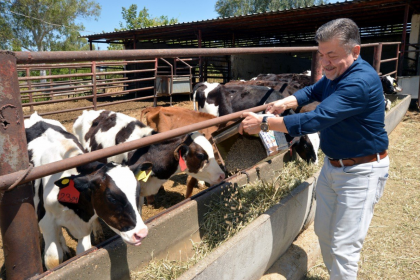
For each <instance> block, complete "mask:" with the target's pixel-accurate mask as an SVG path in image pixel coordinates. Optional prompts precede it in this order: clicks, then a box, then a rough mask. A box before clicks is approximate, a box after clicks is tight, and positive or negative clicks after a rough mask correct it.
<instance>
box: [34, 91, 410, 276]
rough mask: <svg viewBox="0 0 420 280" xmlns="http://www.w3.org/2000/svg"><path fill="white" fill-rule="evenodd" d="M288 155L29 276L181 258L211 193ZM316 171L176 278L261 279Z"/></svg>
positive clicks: (395, 119)
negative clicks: (139, 233)
mask: <svg viewBox="0 0 420 280" xmlns="http://www.w3.org/2000/svg"><path fill="white" fill-rule="evenodd" d="M395 98H398V99H401V102H400V103H399V104H398V105H397V106H395V107H394V108H392V109H391V110H390V111H389V112H388V113H387V115H386V121H385V123H386V130H387V132H388V134H390V133H391V132H392V130H393V129H394V128H395V127H396V125H397V124H398V123H399V122H400V121H401V120H402V118H403V116H404V115H405V112H406V111H407V109H408V106H409V104H410V96H409V95H396V96H395ZM289 160H290V154H289V153H288V152H285V153H281V154H277V155H275V156H273V157H270V158H267V159H266V160H265V161H263V162H260V163H258V164H256V165H255V166H253V167H251V168H249V169H247V170H246V171H245V172H243V174H238V175H235V176H232V177H229V178H228V179H226V180H225V182H224V183H223V184H220V185H218V186H213V187H211V188H209V189H207V190H205V191H203V192H201V193H199V194H198V195H196V196H194V197H192V198H191V199H187V200H185V201H183V202H181V203H179V204H177V205H175V206H173V207H171V208H169V209H167V210H166V211H164V212H162V213H160V214H159V215H157V216H155V217H153V218H151V219H149V220H147V221H146V223H147V225H148V227H149V235H148V237H147V238H146V239H145V240H144V242H143V244H142V245H141V246H139V247H134V246H129V245H126V244H125V243H124V242H123V241H122V240H121V238H120V237H119V236H115V237H113V238H111V239H109V240H107V241H106V242H104V243H102V244H100V246H98V247H95V248H92V249H91V250H88V251H86V252H84V253H83V254H81V255H78V256H76V257H74V258H72V259H70V260H69V261H66V262H64V263H63V264H61V265H60V266H59V267H57V268H55V269H54V270H52V271H47V272H45V273H43V274H41V275H39V276H36V277H33V278H32V279H87V278H89V279H90V280H95V279H101V280H102V279H129V278H130V271H133V270H134V271H139V270H141V268H142V267H144V266H146V265H147V264H148V262H149V261H150V260H151V259H152V256H153V257H154V258H166V257H168V258H169V259H176V260H179V259H180V256H181V257H182V258H187V257H188V256H191V255H192V254H193V252H192V250H191V249H192V245H191V244H192V242H191V241H194V242H198V241H200V240H201V234H200V228H199V225H200V223H201V222H202V221H203V216H204V214H205V213H206V211H207V208H206V206H205V205H207V204H208V203H209V201H210V200H211V198H212V196H214V195H217V196H218V195H220V193H221V192H222V191H223V190H225V189H227V188H228V187H229V186H230V185H232V184H237V185H243V184H246V183H248V182H253V181H255V180H257V179H262V180H269V179H270V178H273V177H274V176H275V175H276V173H277V172H278V171H279V170H281V169H282V167H283V163H284V162H285V161H289ZM316 178H317V174H314V175H313V176H312V177H311V178H308V179H307V180H306V181H305V182H304V183H302V184H301V185H299V186H298V187H296V188H295V189H294V190H293V191H292V192H291V193H290V194H289V195H288V196H286V197H285V198H283V199H282V200H281V201H280V202H279V203H278V204H276V205H274V206H273V207H272V208H270V209H269V210H268V211H266V212H265V213H264V214H263V215H261V216H260V217H258V218H257V219H256V220H254V221H253V222H252V223H251V224H249V225H248V226H247V227H246V228H245V229H243V230H242V231H240V232H239V233H238V234H237V235H236V236H234V237H233V238H231V239H230V240H228V241H227V242H225V243H224V244H222V245H221V246H220V247H219V248H217V249H216V250H214V251H213V252H211V253H210V254H209V255H208V256H207V257H206V258H204V259H203V260H201V261H200V262H199V263H198V264H197V265H195V266H194V267H193V268H191V269H190V270H189V271H187V272H186V273H184V274H183V275H182V276H181V277H179V279H182V280H188V279H259V278H260V277H261V276H262V275H263V274H264V272H265V271H267V270H268V269H269V268H270V266H271V265H272V264H273V263H274V262H275V261H276V260H277V259H278V258H279V257H280V256H281V255H282V254H283V253H284V252H286V250H287V249H288V247H289V246H290V244H291V243H292V242H293V240H294V239H295V238H296V236H297V235H298V234H299V232H300V231H301V230H302V229H304V228H306V226H308V225H309V224H310V223H311V222H312V220H313V214H314V208H315V207H314V203H313V190H314V182H315V181H316Z"/></svg>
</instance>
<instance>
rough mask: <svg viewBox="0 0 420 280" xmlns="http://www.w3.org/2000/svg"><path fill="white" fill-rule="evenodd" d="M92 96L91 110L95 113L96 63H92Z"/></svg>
mask: <svg viewBox="0 0 420 280" xmlns="http://www.w3.org/2000/svg"><path fill="white" fill-rule="evenodd" d="M92 94H93V99H92V102H93V110H95V111H96V103H97V100H96V99H97V96H96V61H92Z"/></svg>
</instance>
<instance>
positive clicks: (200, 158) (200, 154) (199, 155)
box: [197, 153, 206, 161]
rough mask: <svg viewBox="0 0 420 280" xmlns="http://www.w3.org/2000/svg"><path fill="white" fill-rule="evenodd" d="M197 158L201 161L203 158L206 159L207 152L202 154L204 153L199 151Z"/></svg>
mask: <svg viewBox="0 0 420 280" xmlns="http://www.w3.org/2000/svg"><path fill="white" fill-rule="evenodd" d="M197 158H198V159H199V160H200V161H203V160H206V155H205V154H202V153H197Z"/></svg>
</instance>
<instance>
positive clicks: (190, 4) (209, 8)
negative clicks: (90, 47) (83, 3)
mask: <svg viewBox="0 0 420 280" xmlns="http://www.w3.org/2000/svg"><path fill="white" fill-rule="evenodd" d="M216 1H217V0H181V1H177V0H148V1H132V0H131V1H130V0H96V2H98V3H99V4H100V5H101V6H102V10H101V15H100V16H99V19H98V21H95V20H93V19H90V20H80V19H79V20H77V22H81V23H83V25H84V26H85V30H86V31H84V32H80V34H81V35H82V36H86V35H91V34H96V33H102V31H105V32H113V31H114V28H120V22H123V19H122V15H121V11H122V7H124V8H129V7H130V5H131V4H136V5H137V13H138V12H139V11H140V10H142V9H143V8H144V7H146V9H148V12H149V15H150V16H151V17H160V16H168V18H177V19H178V22H179V23H182V22H191V21H200V20H207V19H214V18H217V17H218V14H217V13H216V11H215V9H214V6H215V4H216Z"/></svg>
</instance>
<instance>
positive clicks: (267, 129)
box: [261, 116, 270, 132]
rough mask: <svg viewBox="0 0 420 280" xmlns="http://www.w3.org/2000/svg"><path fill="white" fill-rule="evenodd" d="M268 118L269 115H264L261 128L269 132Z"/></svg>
mask: <svg viewBox="0 0 420 280" xmlns="http://www.w3.org/2000/svg"><path fill="white" fill-rule="evenodd" d="M267 119H268V117H267V116H264V117H263V119H262V122H261V130H262V131H264V132H268V131H269V130H270V129H269V126H268V121H267Z"/></svg>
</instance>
